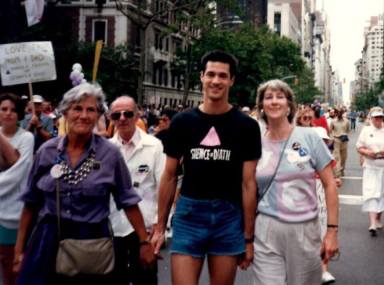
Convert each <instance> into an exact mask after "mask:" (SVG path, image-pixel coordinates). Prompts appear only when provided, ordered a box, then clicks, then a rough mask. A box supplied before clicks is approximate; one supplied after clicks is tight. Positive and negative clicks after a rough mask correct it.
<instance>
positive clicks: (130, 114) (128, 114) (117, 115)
mask: <svg viewBox="0 0 384 285" xmlns="http://www.w3.org/2000/svg"><path fill="white" fill-rule="evenodd" d="M121 115H123V116H124V118H125V119H131V118H133V116H134V115H135V113H134V112H133V111H120V112H113V113H112V114H111V119H112V120H114V121H117V120H119V119H120V117H121Z"/></svg>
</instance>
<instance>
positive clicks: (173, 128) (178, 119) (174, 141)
mask: <svg viewBox="0 0 384 285" xmlns="http://www.w3.org/2000/svg"><path fill="white" fill-rule="evenodd" d="M181 115H182V114H177V115H176V116H175V117H174V118H173V119H172V121H171V124H170V126H169V129H168V135H167V138H166V140H164V142H163V143H164V153H166V154H167V155H168V156H171V157H173V158H177V159H179V158H181V157H182V155H183V141H184V140H183V139H184V136H183V128H182V127H181V124H182V121H183V117H182V116H181Z"/></svg>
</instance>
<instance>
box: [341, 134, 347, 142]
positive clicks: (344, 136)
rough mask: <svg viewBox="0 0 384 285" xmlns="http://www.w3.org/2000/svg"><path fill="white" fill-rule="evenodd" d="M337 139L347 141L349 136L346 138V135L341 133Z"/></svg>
mask: <svg viewBox="0 0 384 285" xmlns="http://www.w3.org/2000/svg"><path fill="white" fill-rule="evenodd" d="M339 139H340V140H341V141H342V142H347V141H349V138H348V136H347V135H341V136H339Z"/></svg>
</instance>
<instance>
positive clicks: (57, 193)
mask: <svg viewBox="0 0 384 285" xmlns="http://www.w3.org/2000/svg"><path fill="white" fill-rule="evenodd" d="M55 180H56V216H57V232H58V236H59V240H60V239H61V222H60V212H61V211H60V180H59V179H58V178H56V179H55Z"/></svg>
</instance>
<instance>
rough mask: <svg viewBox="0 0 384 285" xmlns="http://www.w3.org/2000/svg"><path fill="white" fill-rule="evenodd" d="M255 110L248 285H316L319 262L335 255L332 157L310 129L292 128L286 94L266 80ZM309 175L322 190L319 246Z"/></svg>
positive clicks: (290, 103) (291, 108)
mask: <svg viewBox="0 0 384 285" xmlns="http://www.w3.org/2000/svg"><path fill="white" fill-rule="evenodd" d="M257 106H258V108H259V111H260V113H261V114H262V119H263V120H264V121H265V122H266V124H267V126H268V127H267V131H266V132H265V133H264V135H263V136H262V144H263V154H262V158H261V160H259V163H258V166H257V170H256V180H257V186H258V189H259V190H258V197H259V203H258V212H259V215H258V216H257V218H256V225H255V243H254V248H255V258H254V262H253V266H252V273H253V284H255V285H256V284H258V285H259V284H274V285H286V284H295V285H307V284H320V283H321V274H322V270H321V256H323V258H324V259H327V260H328V259H330V258H331V257H333V256H334V255H335V254H337V251H338V239H337V230H338V196H337V192H336V184H335V180H334V178H333V175H332V170H331V162H332V156H331V154H330V152H329V150H328V148H327V146H326V145H325V144H324V143H323V142H322V140H321V138H320V137H319V136H318V135H317V134H316V133H315V131H314V130H312V128H302V127H295V126H294V124H293V123H292V121H293V118H294V116H295V112H296V105H295V102H294V94H293V91H292V89H291V88H290V87H289V86H288V85H287V84H286V83H285V82H283V81H281V80H270V81H268V82H266V83H264V84H262V85H261V86H260V87H259V89H258V91H257ZM315 173H318V174H319V176H320V179H321V182H322V183H323V185H324V189H325V197H326V203H327V207H328V217H327V224H328V228H327V232H326V234H325V236H324V239H323V241H321V234H320V225H319V220H318V205H317V196H316V181H315Z"/></svg>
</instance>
